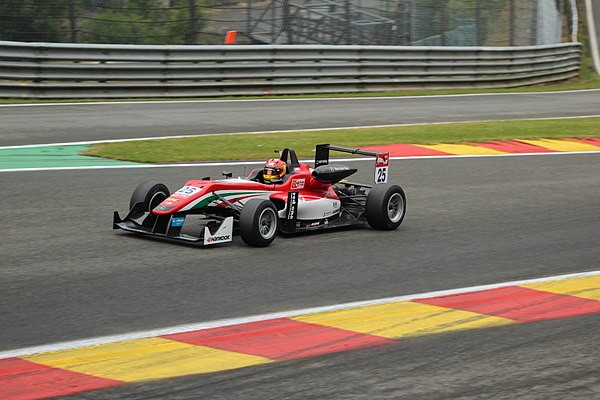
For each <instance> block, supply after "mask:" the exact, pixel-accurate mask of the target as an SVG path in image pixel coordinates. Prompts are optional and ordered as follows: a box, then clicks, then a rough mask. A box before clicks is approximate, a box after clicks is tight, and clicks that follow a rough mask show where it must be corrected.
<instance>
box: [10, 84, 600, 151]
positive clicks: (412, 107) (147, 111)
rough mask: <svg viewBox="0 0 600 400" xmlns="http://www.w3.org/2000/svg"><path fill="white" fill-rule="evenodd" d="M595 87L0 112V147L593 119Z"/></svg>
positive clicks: (599, 103) (599, 101)
mask: <svg viewBox="0 0 600 400" xmlns="http://www.w3.org/2000/svg"><path fill="white" fill-rule="evenodd" d="M599 110H600V90H597V91H587V92H572V93H553V94H511V95H477V96H460V97H451V98H447V97H446V98H444V97H424V98H396V99H386V98H377V99H369V100H364V99H338V100H287V101H237V102H201V103H176V102H173V103H156V104H113V105H71V106H68V105H63V106H39V107H8V108H5V107H0V120H1V121H2V124H1V125H0V146H3V145H6V146H8V145H23V144H37V143H63V142H75V141H82V140H105V139H122V138H136V137H149V136H171V135H192V134H194V135H197V134H210V133H220V132H245V131H265V130H287V129H308V128H328V127H340V126H365V125H386V124H402V123H422V122H435V121H465V120H497V119H513V118H535V117H540V118H543V117H565V116H577V115H596V114H598V113H599Z"/></svg>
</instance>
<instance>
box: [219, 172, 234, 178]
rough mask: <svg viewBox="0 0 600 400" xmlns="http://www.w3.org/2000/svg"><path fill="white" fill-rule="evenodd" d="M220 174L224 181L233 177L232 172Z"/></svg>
mask: <svg viewBox="0 0 600 400" xmlns="http://www.w3.org/2000/svg"><path fill="white" fill-rule="evenodd" d="M222 174H223V176H224V177H225V179H229V178H231V177H232V176H233V172H229V171H223V173H222Z"/></svg>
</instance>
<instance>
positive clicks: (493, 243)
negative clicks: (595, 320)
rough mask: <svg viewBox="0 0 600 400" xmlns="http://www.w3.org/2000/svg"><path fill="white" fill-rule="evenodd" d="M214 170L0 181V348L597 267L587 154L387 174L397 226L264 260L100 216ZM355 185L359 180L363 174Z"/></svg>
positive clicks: (274, 253) (316, 242) (593, 160)
mask: <svg viewBox="0 0 600 400" xmlns="http://www.w3.org/2000/svg"><path fill="white" fill-rule="evenodd" d="M364 164H365V163H363V166H364ZM366 164H367V165H368V166H369V167H370V163H366ZM240 170H241V168H240ZM217 171H219V170H210V169H206V168H203V169H202V170H197V171H196V170H195V169H194V168H185V169H154V170H110V171H80V172H76V171H64V172H40V173H35V172H34V173H32V172H27V173H4V174H2V175H0V184H1V185H2V188H3V206H2V208H1V209H0V219H1V220H2V224H3V227H2V229H3V237H5V238H10V240H9V241H8V240H7V241H3V242H2V244H1V247H2V249H1V250H2V251H1V253H2V265H3V266H2V270H1V272H0V285H1V287H2V288H3V290H2V291H0V326H2V327H3V329H2V330H0V349H1V350H9V349H13V348H17V347H23V346H31V345H38V344H46V343H52V342H56V341H63V340H72V339H79V338H86V337H93V336H101V335H108V334H116V333H123V332H130V331H134V330H141V329H150V328H159V327H164V326H171V325H177V324H182V323H190V322H200V321H208V320H214V319H222V318H227V317H239V316H246V315H252V314H261V313H266V312H272V311H284V310H290V309H297V308H306V307H311V306H322V305H327V304H336V303H342V302H349V301H358V300H366V299H374V298H380V297H389V296H395V295H402V294H411V293H419V292H426V291H432V290H441V289H448V288H456V287H464V286H473V285H479V284H487V283H495V282H502V281H510V280H516V279H524V278H533V277H539V276H547V275H557V274H562V273H571V272H581V271H586V270H593V269H598V267H599V264H600V260H599V257H598V241H597V238H598V237H599V236H600V223H599V220H598V218H599V216H600V202H599V201H598V198H599V197H598V193H600V180H599V179H598V177H600V163H599V162H598V156H597V155H558V156H531V157H508V158H504V157H503V158H479V159H451V160H448V159H443V160H441V159H438V160H407V161H400V162H393V163H392V170H391V180H392V181H395V182H396V181H397V182H400V183H402V184H403V186H404V187H405V189H406V192H407V193H408V214H407V219H406V221H405V223H404V224H403V225H402V227H401V229H399V230H397V231H394V232H376V231H371V230H370V229H354V230H343V231H339V232H335V233H332V232H324V233H317V234H309V235H302V236H298V237H291V238H278V239H277V240H276V241H275V242H274V244H273V245H272V247H269V248H268V249H252V248H248V247H247V246H245V245H244V244H243V243H242V242H241V241H240V240H239V239H237V240H236V241H235V242H234V243H233V244H232V245H230V246H222V247H219V248H213V249H203V248H197V247H194V246H186V245H180V244H175V243H167V242H163V241H156V240H149V239H146V238H138V237H135V236H133V235H130V234H127V233H125V232H123V233H121V232H113V231H112V230H111V216H112V211H113V210H114V209H115V208H116V209H118V210H120V211H124V210H125V208H126V206H127V204H128V202H129V196H130V193H131V191H132V189H133V188H134V187H135V186H136V184H137V183H138V182H140V181H142V180H144V179H146V178H154V179H158V180H160V181H164V182H165V183H167V184H168V185H169V187H170V188H172V189H173V190H174V189H175V188H176V187H177V186H178V185H182V184H183V182H184V181H185V178H187V177H193V176H196V175H197V176H203V175H205V174H206V173H210V174H211V175H213V176H215V175H218V172H217ZM234 172H241V171H234ZM357 179H360V180H370V179H371V176H370V173H368V172H367V171H366V169H365V171H364V172H363V173H361V174H360V175H358V176H357ZM32 321H34V322H32ZM32 324H34V325H33V326H32ZM32 327H34V329H32Z"/></svg>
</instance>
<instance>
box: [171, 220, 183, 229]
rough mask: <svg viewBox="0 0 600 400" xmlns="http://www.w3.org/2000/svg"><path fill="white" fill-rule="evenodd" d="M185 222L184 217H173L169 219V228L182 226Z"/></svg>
mask: <svg viewBox="0 0 600 400" xmlns="http://www.w3.org/2000/svg"><path fill="white" fill-rule="evenodd" d="M184 222H185V217H173V218H171V226H172V227H174V228H177V227H180V226H183V223H184Z"/></svg>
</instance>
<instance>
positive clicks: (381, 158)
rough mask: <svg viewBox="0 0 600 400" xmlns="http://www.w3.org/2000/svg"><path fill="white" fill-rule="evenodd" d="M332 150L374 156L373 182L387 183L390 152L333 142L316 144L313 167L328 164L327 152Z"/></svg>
mask: <svg viewBox="0 0 600 400" xmlns="http://www.w3.org/2000/svg"><path fill="white" fill-rule="evenodd" d="M332 150H333V151H339V152H342V153H350V154H360V155H363V156H371V157H375V176H374V180H375V184H378V183H387V180H388V169H389V165H390V153H386V152H382V151H371V150H363V149H358V148H352V147H345V146H336V145H333V144H318V145H317V147H316V148H315V168H317V167H319V166H321V165H327V164H329V152H330V151H332Z"/></svg>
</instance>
